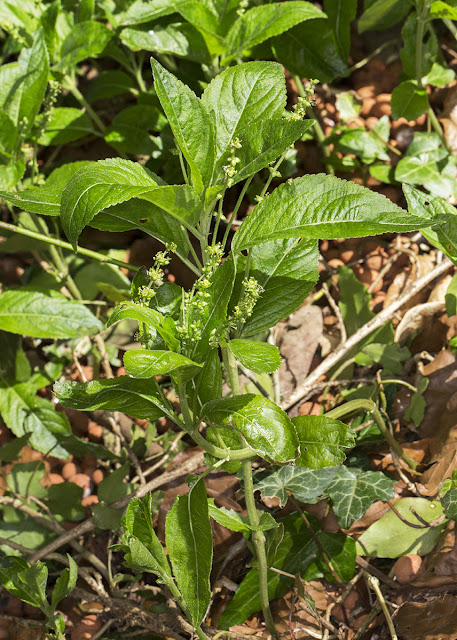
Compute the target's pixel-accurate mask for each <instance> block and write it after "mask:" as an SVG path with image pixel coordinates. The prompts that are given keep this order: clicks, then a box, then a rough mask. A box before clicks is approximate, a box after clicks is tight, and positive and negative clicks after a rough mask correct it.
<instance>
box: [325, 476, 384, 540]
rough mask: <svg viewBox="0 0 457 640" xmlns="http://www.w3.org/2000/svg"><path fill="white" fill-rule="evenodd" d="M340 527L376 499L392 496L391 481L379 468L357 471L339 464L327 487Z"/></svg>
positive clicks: (349, 523) (360, 514)
mask: <svg viewBox="0 0 457 640" xmlns="http://www.w3.org/2000/svg"><path fill="white" fill-rule="evenodd" d="M326 494H327V495H328V496H329V497H330V498H331V500H332V503H333V510H334V511H335V515H336V517H337V520H338V522H339V524H340V525H341V527H342V528H343V529H348V528H349V527H350V526H351V524H352V523H353V522H355V521H356V520H358V519H359V518H361V517H362V516H363V514H364V513H365V511H366V510H367V509H368V507H369V506H370V505H371V504H372V503H373V502H374V501H375V500H391V499H392V498H394V497H395V493H394V489H393V485H392V481H391V480H390V479H389V478H387V476H385V475H384V474H383V473H381V472H379V471H362V472H357V471H353V470H352V469H349V468H348V467H339V468H338V471H337V474H336V476H335V478H334V479H333V481H332V482H331V483H330V484H329V486H328V487H327V489H326Z"/></svg>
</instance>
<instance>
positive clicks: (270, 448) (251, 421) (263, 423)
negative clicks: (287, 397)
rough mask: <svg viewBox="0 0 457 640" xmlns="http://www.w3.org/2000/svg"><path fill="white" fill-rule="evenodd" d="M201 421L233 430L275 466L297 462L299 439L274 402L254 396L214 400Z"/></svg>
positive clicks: (203, 413) (247, 395)
mask: <svg viewBox="0 0 457 640" xmlns="http://www.w3.org/2000/svg"><path fill="white" fill-rule="evenodd" d="M202 417H203V418H204V419H205V420H207V421H209V422H210V423H212V424H214V425H216V426H217V425H221V426H230V427H232V428H234V429H236V430H237V431H239V432H240V433H241V435H242V436H243V438H244V439H245V440H246V442H247V443H248V445H249V446H250V447H252V449H254V451H256V452H257V453H258V454H259V455H260V456H262V457H264V458H267V459H269V460H274V461H276V462H280V463H285V462H290V461H291V460H295V458H296V457H297V455H298V439H297V434H296V433H295V428H294V425H293V423H292V422H291V420H290V419H289V418H288V416H287V414H286V413H285V412H284V411H283V410H282V409H280V408H279V407H278V406H277V405H276V404H275V403H274V402H272V401H271V400H268V399H267V398H264V397H263V396H257V395H254V394H250V393H248V394H246V395H243V396H233V397H227V398H221V399H220V400H213V401H212V402H209V403H208V404H206V405H205V406H204V407H203V409H202Z"/></svg>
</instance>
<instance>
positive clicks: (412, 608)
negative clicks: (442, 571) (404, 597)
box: [394, 595, 457, 640]
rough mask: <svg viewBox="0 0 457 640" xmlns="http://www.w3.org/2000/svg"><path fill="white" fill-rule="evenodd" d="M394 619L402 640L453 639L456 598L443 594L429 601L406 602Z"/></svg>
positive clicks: (456, 612) (456, 621)
mask: <svg viewBox="0 0 457 640" xmlns="http://www.w3.org/2000/svg"><path fill="white" fill-rule="evenodd" d="M394 621H395V628H396V631H397V633H398V635H399V637H400V638H402V640H455V638H456V633H457V598H456V597H455V596H451V595H445V596H443V597H442V598H436V599H435V600H431V601H430V602H406V603H405V604H403V605H402V606H401V607H400V609H399V610H398V613H397V615H396V616H395V619H394ZM419 621H420V624H418V622H419Z"/></svg>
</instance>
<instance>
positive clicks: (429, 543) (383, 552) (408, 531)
mask: <svg viewBox="0 0 457 640" xmlns="http://www.w3.org/2000/svg"><path fill="white" fill-rule="evenodd" d="M395 509H396V510H397V511H398V512H399V513H400V514H401V515H402V516H403V518H404V519H405V520H406V521H407V522H412V523H413V524H416V525H422V524H423V522H422V520H419V519H418V518H416V516H415V515H414V514H413V513H412V511H411V509H414V511H415V512H416V513H417V514H419V516H420V517H421V519H423V520H425V521H426V522H432V521H434V520H437V519H438V518H439V517H440V516H441V515H442V514H443V507H442V505H441V504H440V503H439V502H431V501H430V500H426V499H425V498H401V499H400V500H397V502H396V503H395ZM446 526H447V521H444V522H443V523H442V524H441V525H439V526H435V527H430V528H424V529H422V528H421V529H417V528H414V527H410V526H409V525H408V524H406V523H405V522H403V521H402V520H400V518H399V517H398V516H397V514H396V513H394V512H393V511H392V510H391V509H389V511H387V513H385V514H384V515H383V516H382V518H380V519H379V520H377V521H376V522H374V523H373V524H372V525H370V526H369V527H368V529H367V530H366V531H364V532H363V533H362V535H361V536H360V538H359V539H358V541H357V543H356V548H357V553H358V554H359V555H361V556H373V557H375V558H399V557H401V556H403V555H405V554H407V553H417V554H418V555H420V556H425V555H427V554H428V553H430V551H432V549H433V548H434V547H435V545H436V543H437V542H438V540H439V539H440V537H441V536H442V534H443V531H444V529H445V528H446Z"/></svg>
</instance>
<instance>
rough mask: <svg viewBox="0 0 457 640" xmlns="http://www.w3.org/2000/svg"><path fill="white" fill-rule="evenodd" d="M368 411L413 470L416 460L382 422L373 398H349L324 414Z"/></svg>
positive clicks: (337, 414)
mask: <svg viewBox="0 0 457 640" xmlns="http://www.w3.org/2000/svg"><path fill="white" fill-rule="evenodd" d="M360 409H362V410H364V411H368V412H369V413H371V414H372V416H373V419H374V421H375V422H376V425H377V427H378V429H379V431H380V432H381V433H382V435H383V436H384V438H385V439H386V441H387V443H388V444H389V446H390V447H391V448H392V449H393V450H394V451H395V453H396V454H397V455H398V456H399V457H400V458H402V459H403V460H404V461H405V462H406V464H407V465H408V466H409V467H410V468H411V469H412V470H413V471H415V470H416V468H417V462H416V461H415V460H413V459H412V458H411V457H410V456H409V455H408V454H407V453H406V452H405V451H403V449H402V447H401V445H400V444H399V443H398V442H397V441H396V440H395V438H394V437H393V435H392V434H391V433H390V431H389V429H388V428H387V427H386V425H385V424H384V420H383V419H382V416H381V414H380V413H379V409H378V407H377V406H376V405H375V403H374V402H373V400H362V399H361V400H351V401H350V402H347V403H346V404H343V405H341V406H340V407H336V409H332V410H331V411H328V412H327V413H326V414H325V416H326V417H327V418H334V419H338V418H342V417H343V416H347V415H348V414H349V413H352V412H353V411H358V410H360Z"/></svg>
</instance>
